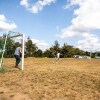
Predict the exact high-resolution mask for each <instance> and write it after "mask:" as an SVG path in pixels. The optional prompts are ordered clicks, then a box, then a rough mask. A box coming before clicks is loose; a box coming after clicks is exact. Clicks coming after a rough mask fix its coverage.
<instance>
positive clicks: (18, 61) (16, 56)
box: [14, 55, 20, 67]
mask: <svg viewBox="0 0 100 100" xmlns="http://www.w3.org/2000/svg"><path fill="white" fill-rule="evenodd" d="M14 56H15V59H16V64H15V67H18V64H19V63H20V57H19V56H18V55H14Z"/></svg>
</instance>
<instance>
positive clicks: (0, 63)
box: [0, 34, 7, 68]
mask: <svg viewBox="0 0 100 100" xmlns="http://www.w3.org/2000/svg"><path fill="white" fill-rule="evenodd" d="M6 43H7V34H6V38H5V43H4V47H3V52H2V57H1V62H0V68H1V67H2V63H3V56H4V53H5V47H6Z"/></svg>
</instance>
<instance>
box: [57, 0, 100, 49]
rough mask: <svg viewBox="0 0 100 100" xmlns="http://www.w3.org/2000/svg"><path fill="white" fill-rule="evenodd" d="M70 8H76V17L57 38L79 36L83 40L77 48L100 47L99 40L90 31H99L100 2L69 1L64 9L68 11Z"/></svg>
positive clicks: (97, 0)
mask: <svg viewBox="0 0 100 100" xmlns="http://www.w3.org/2000/svg"><path fill="white" fill-rule="evenodd" d="M71 6H77V7H76V8H74V15H75V16H76V17H75V18H73V19H72V21H71V22H72V24H71V25H70V26H69V27H67V28H65V29H62V34H60V35H59V36H60V37H61V38H69V37H75V36H81V37H83V40H80V41H79V42H78V45H79V46H78V47H80V48H83V45H84V46H87V47H89V46H90V45H91V47H93V48H96V49H97V46H100V40H99V37H97V36H96V35H95V34H93V33H92V31H93V30H96V29H100V0H69V4H68V5H66V6H65V8H66V9H68V8H70V7H71ZM93 41H94V42H93ZM98 48H99V47H98ZM99 49H100V48H99Z"/></svg>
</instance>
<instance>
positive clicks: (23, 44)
mask: <svg viewBox="0 0 100 100" xmlns="http://www.w3.org/2000/svg"><path fill="white" fill-rule="evenodd" d="M22 38H23V39H22V70H23V68H24V48H25V41H24V40H25V39H24V38H25V37H24V34H23V35H22Z"/></svg>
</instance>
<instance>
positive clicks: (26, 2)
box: [20, 0, 29, 7]
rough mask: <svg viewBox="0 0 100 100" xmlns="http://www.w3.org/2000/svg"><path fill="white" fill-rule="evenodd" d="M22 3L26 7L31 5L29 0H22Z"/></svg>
mask: <svg viewBox="0 0 100 100" xmlns="http://www.w3.org/2000/svg"><path fill="white" fill-rule="evenodd" d="M20 5H22V6H25V7H29V4H28V0H21V1H20Z"/></svg>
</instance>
